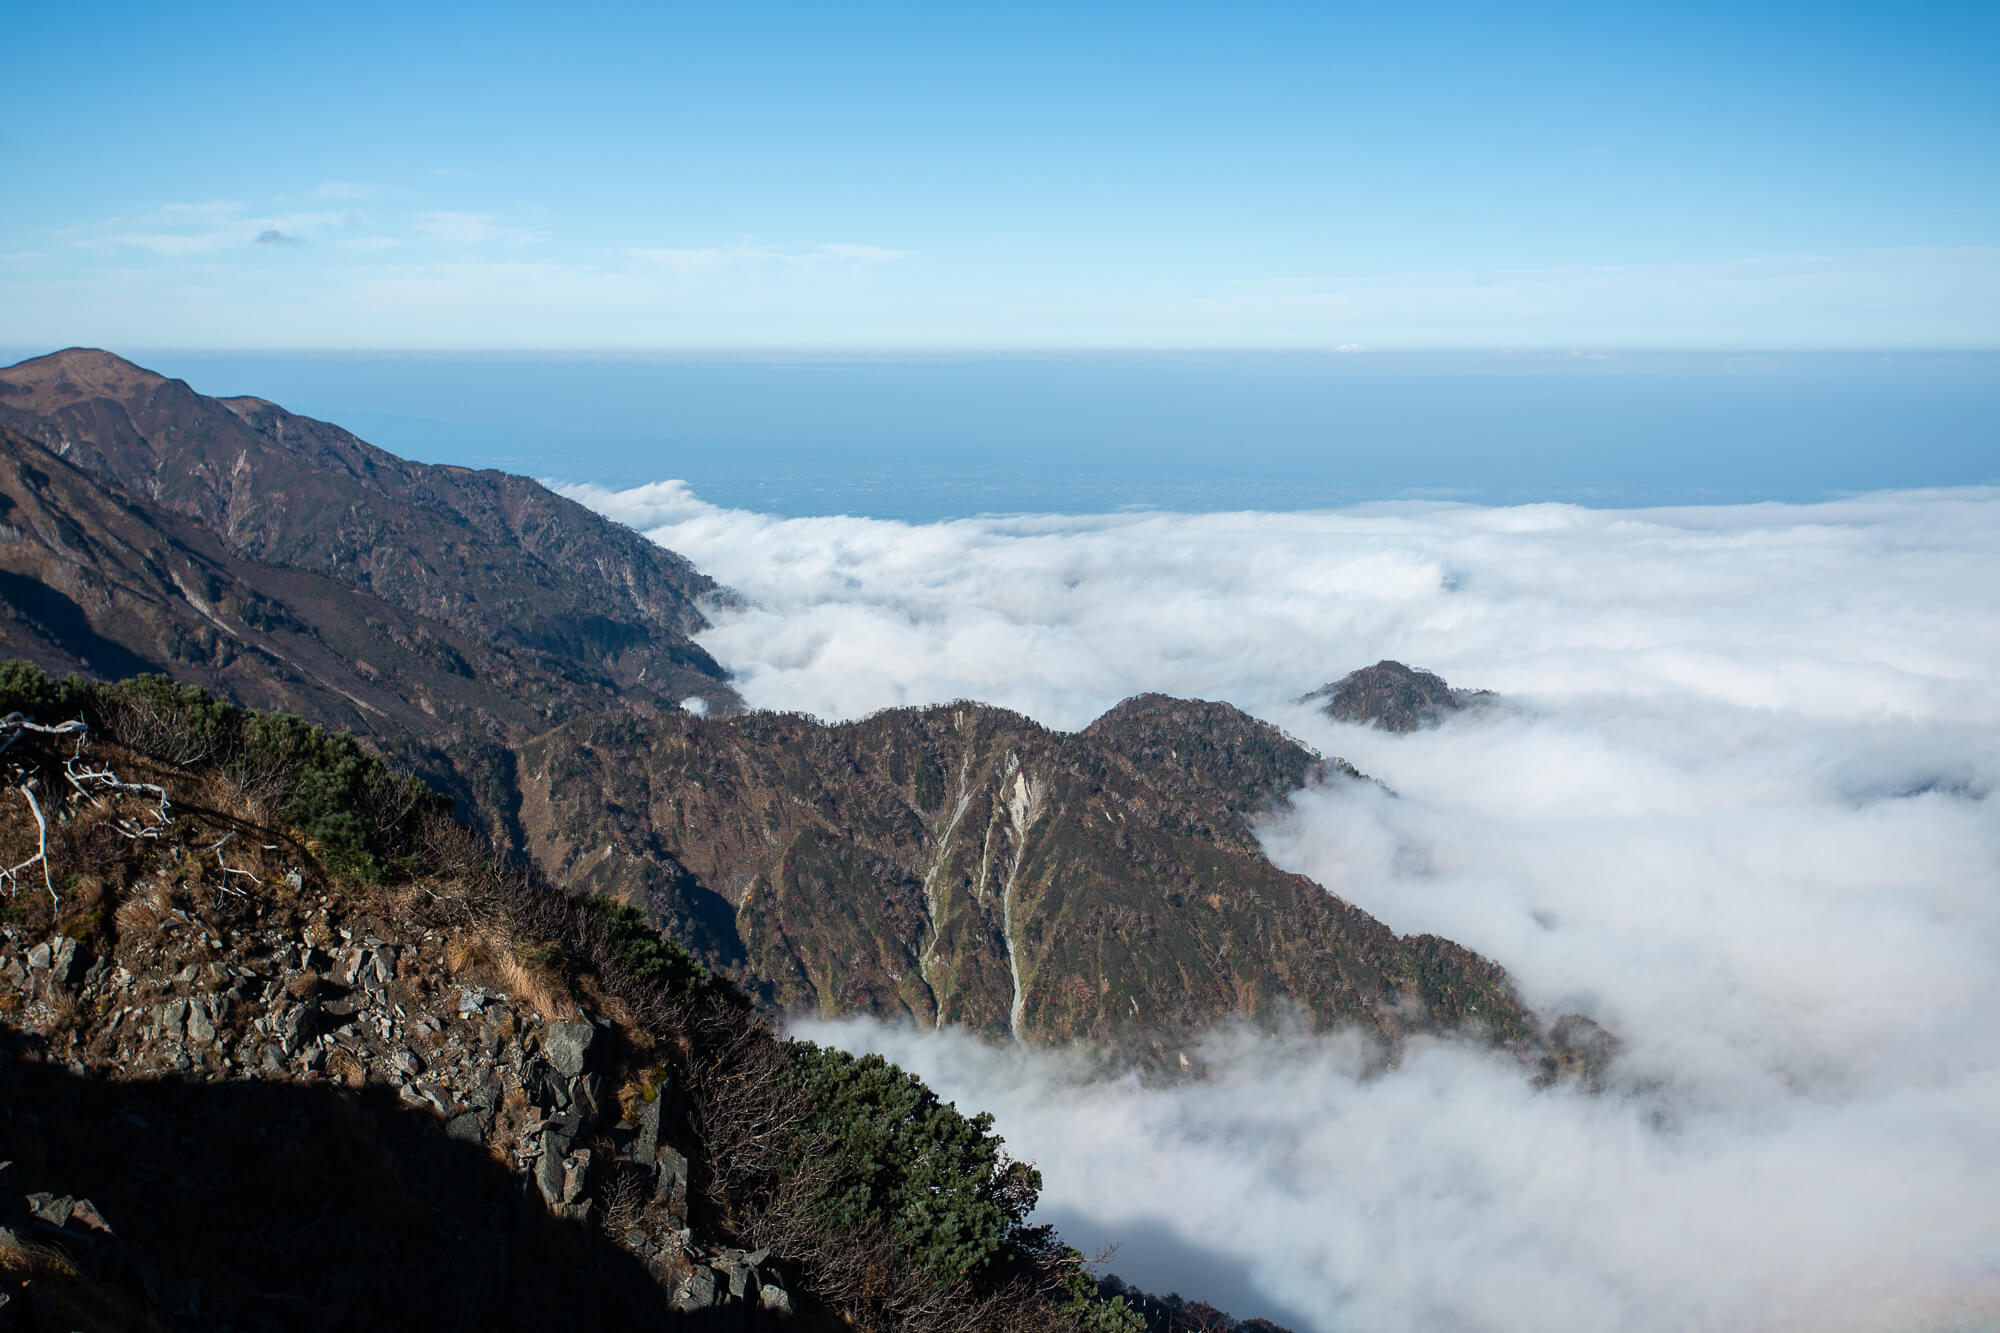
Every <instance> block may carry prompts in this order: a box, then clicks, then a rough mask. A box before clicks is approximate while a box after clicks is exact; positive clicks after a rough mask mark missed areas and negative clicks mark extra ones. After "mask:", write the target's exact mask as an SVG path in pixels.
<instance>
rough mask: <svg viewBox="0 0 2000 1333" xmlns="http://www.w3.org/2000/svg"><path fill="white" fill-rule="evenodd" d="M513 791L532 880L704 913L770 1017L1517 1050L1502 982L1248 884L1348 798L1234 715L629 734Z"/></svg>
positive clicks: (598, 738) (554, 750)
mask: <svg viewBox="0 0 2000 1333" xmlns="http://www.w3.org/2000/svg"><path fill="white" fill-rule="evenodd" d="M519 771H520V781H521V784H522V788H523V793H524V797H523V802H522V820H523V824H524V826H525V828H526V831H527V833H528V836H529V840H530V844H531V846H532V847H533V848H534V851H535V854H536V859H537V860H538V861H539V862H540V863H541V864H543V865H544V866H547V867H549V868H550V869H551V870H552V871H553V872H554V873H556V874H558V875H559V876H561V877H563V878H566V879H568V880H570V881H572V882H580V883H584V884H588V885H590V886H592V887H593V888H596V889H598V890H600V891H602V892H607V893H613V894H617V893H622V892H627V891H629V890H630V888H631V887H632V886H634V884H635V881H636V882H637V883H638V884H639V885H641V886H643V887H641V888H639V892H641V893H642V894H643V895H644V896H645V901H646V902H647V903H648V904H649V905H650V906H652V907H654V908H655V910H660V909H662V908H663V907H666V906H667V905H669V904H671V903H676V902H678V903H688V902H695V901H699V902H702V903H705V904H706V907H705V910H704V912H703V917H704V920H705V921H706V923H707V924H708V927H709V928H710V930H711V932H712V936H711V938H712V939H721V940H726V944H725V947H724V949H723V953H724V954H725V956H733V959H734V961H735V963H736V967H735V969H734V970H735V971H736V974H737V975H738V976H739V977H741V978H742V979H743V980H744V981H745V982H747V983H749V984H750V985H752V986H753V987H755V988H758V989H759V990H761V991H762V993H763V994H764V995H765V997H766V998H767V999H768V1000H769V1001H770V1002H772V1003H774V1004H776V1005H777V1006H779V1007H782V1008H786V1009H805V1010H813V1011H817V1012H820V1013H824V1014H837V1013H845V1012H853V1011H860V1012H865V1013H873V1014H877V1015H881V1016H884V1017H896V1018H900V1017H909V1018H914V1019H916V1020H918V1021H920V1022H922V1023H925V1024H935V1025H939V1026H942V1025H944V1024H946V1023H950V1024H954V1025H958V1026H964V1027H970V1028H973V1029H976V1030H978V1031H982V1032H986V1033H989V1034H992V1035H996V1036H997V1035H1006V1034H1009V1033H1011V1034H1013V1035H1016V1036H1021V1037H1028V1038H1042V1039H1048V1038H1072V1039H1074V1038H1080V1039H1087V1040H1091V1041H1095V1042H1103V1043H1107V1044H1109V1045H1112V1046H1115V1047H1118V1048H1120V1049H1124V1050H1126V1051H1128V1052H1134V1053H1136V1052H1139V1051H1143V1050H1153V1051H1155V1052H1157V1053H1160V1054H1167V1053H1168V1052H1169V1048H1171V1047H1172V1046H1174V1045H1175V1044H1176V1043H1177V1042H1179V1041H1181V1040H1182V1039H1184V1038H1185V1036H1186V1035H1187V1034H1188V1033H1189V1032H1190V1031H1192V1030H1195V1029H1199V1028H1202V1027H1206V1026H1209V1025H1211V1024H1212V1023H1214V1022H1215V1021H1217V1020H1218V1019H1220V1018H1222V1017H1224V1016H1226V1015H1231V1014H1241V1015H1248V1016H1255V1017H1260V1018H1265V1019H1270V1018H1274V1017H1275V1016H1277V1015H1279V1014H1280V1013H1282V1012H1284V1011H1287V1010H1293V1009H1296V1010H1297V1011H1300V1012H1302V1013H1303V1014H1305V1015H1307V1016H1309V1017H1310V1019H1311V1020H1312V1021H1313V1022H1314V1023H1315V1024H1316V1025H1318V1026H1332V1025H1335V1024H1348V1023H1355V1024H1360V1025H1361V1026H1363V1027H1365V1028H1368V1029H1371V1030H1373V1031H1375V1032H1376V1033H1378V1034H1380V1035H1381V1036H1382V1037H1384V1038H1385V1039H1387V1040H1389V1041H1390V1042H1392V1043H1393V1042H1394V1041H1395V1040H1396V1039H1397V1038H1399V1037H1400V1036H1401V1035H1402V1034H1403V1033H1405V1032H1408V1031H1412V1030H1423V1029H1440V1028H1447V1027H1453V1026H1457V1025H1461V1024H1466V1025H1477V1026H1481V1027H1484V1028H1486V1029H1488V1030H1490V1031H1491V1032H1492V1033H1493V1034H1494V1035H1495V1036H1497V1037H1500V1038H1502V1039H1509V1040H1511V1039H1516V1038H1521V1037H1523V1036H1526V1035H1528V1034H1529V1033H1531V1032H1532V1031H1533V1029H1534V1026H1535V1025H1534V1020H1533V1019H1532V1018H1531V1017H1530V1016H1529V1015H1528V1014H1527V1013H1526V1012H1525V1011H1524V1010H1523V1009H1522V1008H1521V1006H1520V1003H1519V1001H1518V1000H1517V999H1516V998H1515V997H1514V995H1513V993H1512V991H1511V988H1510V987H1509V986H1508V984H1507V982H1506V978H1505V973H1504V972H1502V971H1501V969H1500V968H1498V967H1496V966H1494V965H1493V964H1491V963H1489V962H1487V961H1486V960H1485V959H1483V958H1480V957H1479V956H1478V955H1476V954H1473V953H1471V952H1469V951H1468V950H1465V949H1461V948H1459V947H1458V946H1457V945H1454V944H1452V943H1450V942H1449V941H1445V940H1440V939H1435V938H1431V937H1415V938H1408V939H1403V938H1398V937H1397V936H1396V935H1395V934H1394V933H1393V932H1391V931H1390V930H1389V929H1388V928H1387V927H1386V926H1384V925H1382V924H1381V923H1380V922H1379V921H1376V920H1375V919H1374V918H1372V917H1370V916H1368V915H1367V914H1366V913H1364V912H1362V911H1360V910H1359V909H1358V908H1355V907H1353V906H1351V905H1349V904H1347V903H1345V902H1342V901H1341V900H1340V899H1338V898H1336V897H1334V896H1332V895H1331V894H1329V893H1327V892H1326V891H1325V890H1324V889H1322V888H1321V887H1320V886H1319V885H1317V884H1314V883H1313V882H1312V881H1310V880H1307V879H1305V878H1303V877H1302V876H1298V875H1290V874H1286V873H1285V872H1283V871H1281V870H1279V869H1278V868H1277V867H1275V866H1273V865H1272V864H1271V863H1270V862H1269V861H1268V860H1266V859H1265V857H1264V856H1263V854H1262V852H1261V850H1260V849H1259V848H1258V846H1257V844H1256V841H1255V838H1254V837H1253V835H1252V833H1251V831H1250V827H1249V823H1248V816H1249V815H1251V814H1252V813H1253V812H1254V811H1256V810H1257V809H1259V808H1261V807H1264V806H1268V805H1270V804H1274V803H1276V802H1278V801H1281V800H1282V799H1283V798H1284V797H1285V795H1286V793H1288V792H1290V791H1293V790H1295V789H1297V788H1298V787H1299V786H1300V785H1302V784H1304V783H1307V782H1315V781H1351V780H1353V777H1354V775H1353V772H1352V770H1351V769H1346V768H1345V767H1344V766H1341V768H1339V769H1335V770H1330V769H1329V768H1328V766H1327V765H1325V764H1324V763H1323V762H1322V761H1321V760H1320V759H1319V757H1318V756H1316V755H1314V754H1313V753H1312V752H1311V751H1309V750H1307V749H1305V748H1304V747H1303V746H1300V745H1298V744H1297V743H1296V742H1293V741H1292V740H1290V738H1288V737H1286V736H1284V735H1283V734H1282V733H1280V732H1278V731H1276V730H1275V729H1273V728H1271V727H1269V726H1267V725H1265V724H1263V723H1260V722H1257V721H1256V720H1255V719H1253V718H1250V717H1247V716H1245V715H1244V714H1242V713H1241V712H1238V711H1237V710H1236V709H1234V708H1231V707H1229V706H1228V705H1226V704H1214V703H1201V702H1190V701H1185V700H1176V699H1167V698H1164V697H1162V696H1158V695H1149V696H1143V697H1141V698H1137V699H1133V700H1128V701H1127V702H1126V703H1124V704H1121V705H1120V706H1119V707H1118V708H1116V709H1113V710H1112V711H1111V712H1110V713H1107V714H1106V715H1105V716H1104V717H1102V718H1100V719H1099V720H1098V721H1097V722H1095V723H1093V724H1092V725H1091V727H1090V728H1088V729H1087V730H1085V731H1083V732H1080V733H1075V734H1064V733H1061V732H1053V731H1049V730H1047V729H1046V728H1043V727H1041V726H1038V725H1037V724H1035V723H1034V722H1032V721H1030V720H1028V719H1027V718H1024V717H1021V716H1019V715H1018V714H1014V713H1010V712H1008V711H1006V710H1004V709H999V708H992V707H988V706H985V705H981V704H953V705H947V706H943V707H937V708H923V709H896V710H892V711H889V712H885V713H880V714H877V715H876V716H874V717H871V718H868V719H865V720H863V721H860V722H853V723H847V724H844V725H841V726H826V725H824V724H822V723H819V722H817V721H815V720H813V719H810V718H806V717H801V716H796V715H782V714H745V715H740V716H735V717H727V718H710V719H701V718H694V717H690V716H688V715H686V714H681V713H666V712H661V711H653V712H648V713H643V714H642V713H639V712H637V711H628V712H625V713H621V714H618V715H615V716H614V715H607V716H599V717H594V718H587V719H579V720H578V721H576V722H573V723H570V724H568V725H566V726H564V727H562V728H560V729H559V730H557V731H554V732H551V733H549V734H548V735H546V736H543V737H541V738H539V739H538V740H536V741H534V742H532V743H530V744H529V745H527V746H525V747H523V749H522V751H521V757H520V768H519ZM732 927H733V935H734V938H733V939H728V938H727V936H728V935H729V934H730V933H731V928H732ZM711 947H713V945H712V946H711ZM738 950H740V953H739V952H738Z"/></svg>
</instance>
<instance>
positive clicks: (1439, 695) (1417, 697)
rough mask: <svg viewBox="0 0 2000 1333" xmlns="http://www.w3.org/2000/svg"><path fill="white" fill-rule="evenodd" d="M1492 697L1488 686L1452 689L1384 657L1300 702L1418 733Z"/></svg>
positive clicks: (1342, 717) (1344, 718)
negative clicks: (1472, 688) (1479, 688)
mask: <svg viewBox="0 0 2000 1333" xmlns="http://www.w3.org/2000/svg"><path fill="white" fill-rule="evenodd" d="M1492 698H1493V692H1492V691H1491V690H1455V689H1453V688H1452V687H1451V686H1449V685H1447V684H1445V682H1444V678H1443V677H1442V676H1437V675H1433V674H1432V673H1430V672H1428V671H1419V670H1418V669H1417V668H1415V667H1408V666H1404V665H1403V664H1402V663H1401V662H1391V661H1387V660H1384V661H1381V662H1377V663H1376V664H1375V665H1374V666H1371V667H1363V668H1361V670H1359V671H1350V672H1349V673H1348V674H1346V675H1345V676H1342V677H1341V678H1340V679H1339V680H1336V681H1334V682H1333V683H1332V684H1331V685H1322V686H1320V687H1319V688H1318V689H1316V690H1314V691H1313V692H1312V693H1311V694H1308V695H1306V696H1305V697H1304V698H1303V699H1301V700H1300V702H1301V703H1317V704H1319V705H1320V709H1321V711H1322V712H1324V713H1325V714H1326V715H1327V716H1328V717H1331V718H1335V719H1337V720H1339V721H1341V722H1369V723H1373V724H1374V725H1376V726H1378V727H1380V728H1382V730H1384V731H1418V730H1421V729H1422V728H1424V727H1434V726H1436V725H1437V724H1438V723H1440V722H1442V721H1444V720H1445V718H1446V717H1448V716H1450V715H1451V714H1453V713H1458V712H1463V711H1464V710H1465V709H1467V708H1472V707H1476V706H1478V705H1480V704H1483V703H1486V702H1488V701H1490V700H1491V699H1492Z"/></svg>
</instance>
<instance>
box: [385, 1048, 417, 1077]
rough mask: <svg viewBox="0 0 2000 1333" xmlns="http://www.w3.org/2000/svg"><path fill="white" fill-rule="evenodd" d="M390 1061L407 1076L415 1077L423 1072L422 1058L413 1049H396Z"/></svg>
mask: <svg viewBox="0 0 2000 1333" xmlns="http://www.w3.org/2000/svg"><path fill="white" fill-rule="evenodd" d="M390 1061H391V1063H393V1064H394V1065H395V1066H396V1068H398V1069H400V1070H402V1071H403V1073H404V1075H405V1076H407V1077H409V1078H415V1077H416V1076H417V1075H419V1074H421V1073H423V1072H424V1062H423V1059H422V1057H420V1056H419V1055H418V1054H417V1053H416V1052H415V1051H408V1050H403V1051H397V1052H396V1053H395V1054H394V1055H393V1056H391V1057H390Z"/></svg>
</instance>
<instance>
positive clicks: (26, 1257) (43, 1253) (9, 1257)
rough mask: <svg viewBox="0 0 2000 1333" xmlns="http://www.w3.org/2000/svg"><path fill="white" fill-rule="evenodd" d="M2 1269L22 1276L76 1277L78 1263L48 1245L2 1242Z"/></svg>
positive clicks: (15, 1276)
mask: <svg viewBox="0 0 2000 1333" xmlns="http://www.w3.org/2000/svg"><path fill="white" fill-rule="evenodd" d="M0 1271H4V1272H6V1273H9V1274H11V1275H13V1277H14V1278H15V1279H16V1280H19V1279H21V1278H37V1277H40V1278H48V1277H75V1276H76V1265H75V1264H73V1263H71V1262H70V1261H69V1256H68V1255H66V1254H64V1253H63V1252H62V1251H61V1250H55V1249H51V1248H49V1247H48V1246H46V1245H21V1244H16V1245H5V1244H0Z"/></svg>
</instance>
